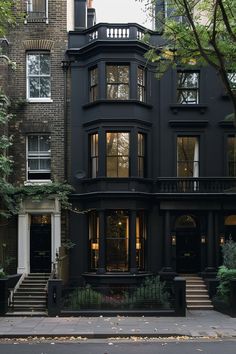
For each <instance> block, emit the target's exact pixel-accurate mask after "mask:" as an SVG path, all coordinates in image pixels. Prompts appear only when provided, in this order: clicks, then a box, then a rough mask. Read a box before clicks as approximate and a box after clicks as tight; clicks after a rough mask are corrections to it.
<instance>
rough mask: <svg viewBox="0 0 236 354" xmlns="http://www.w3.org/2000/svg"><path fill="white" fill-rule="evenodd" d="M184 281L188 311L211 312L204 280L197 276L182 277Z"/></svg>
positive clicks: (210, 303)
mask: <svg viewBox="0 0 236 354" xmlns="http://www.w3.org/2000/svg"><path fill="white" fill-rule="evenodd" d="M182 276H183V277H184V278H185V280H186V305H187V309H188V310H213V305H212V302H211V300H210V298H209V294H208V291H207V287H206V285H205V283H204V280H203V279H202V278H201V277H199V276H197V275H195V274H194V275H182Z"/></svg>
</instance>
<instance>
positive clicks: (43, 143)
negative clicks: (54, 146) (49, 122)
mask: <svg viewBox="0 0 236 354" xmlns="http://www.w3.org/2000/svg"><path fill="white" fill-rule="evenodd" d="M50 144H51V139H50V137H49V136H48V135H41V136H40V137H39V149H40V151H46V152H50Z"/></svg>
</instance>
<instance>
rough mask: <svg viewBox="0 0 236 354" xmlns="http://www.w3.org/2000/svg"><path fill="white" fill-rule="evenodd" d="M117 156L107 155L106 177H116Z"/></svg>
mask: <svg viewBox="0 0 236 354" xmlns="http://www.w3.org/2000/svg"><path fill="white" fill-rule="evenodd" d="M117 164H118V162H117V157H107V177H118V167H117Z"/></svg>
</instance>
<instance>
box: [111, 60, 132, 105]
mask: <svg viewBox="0 0 236 354" xmlns="http://www.w3.org/2000/svg"><path fill="white" fill-rule="evenodd" d="M109 67H113V68H117V73H116V75H117V76H118V77H119V72H118V70H119V67H126V68H127V69H128V80H127V82H125V81H118V80H117V81H114V82H112V81H108V68H109ZM109 85H110V86H113V87H116V88H117V89H116V90H115V92H116V93H117V97H109V95H108V91H109V90H108V87H109ZM120 86H126V87H128V91H127V93H128V94H127V97H119V87H120ZM106 99H107V100H115V101H116V100H117V101H127V100H129V99H130V63H128V64H127V63H107V64H106Z"/></svg>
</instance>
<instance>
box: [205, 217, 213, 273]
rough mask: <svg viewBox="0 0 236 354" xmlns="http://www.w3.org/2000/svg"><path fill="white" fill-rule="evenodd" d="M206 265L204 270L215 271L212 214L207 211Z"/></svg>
mask: <svg viewBox="0 0 236 354" xmlns="http://www.w3.org/2000/svg"><path fill="white" fill-rule="evenodd" d="M207 221H208V223H207V266H206V270H205V271H206V272H215V258H214V256H215V242H214V215H213V212H212V211H209V212H208V218H207Z"/></svg>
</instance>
